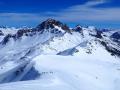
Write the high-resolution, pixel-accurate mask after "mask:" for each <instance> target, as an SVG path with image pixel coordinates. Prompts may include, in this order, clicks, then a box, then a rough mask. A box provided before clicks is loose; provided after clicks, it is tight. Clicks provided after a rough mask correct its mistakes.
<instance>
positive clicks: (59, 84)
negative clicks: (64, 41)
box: [0, 55, 120, 90]
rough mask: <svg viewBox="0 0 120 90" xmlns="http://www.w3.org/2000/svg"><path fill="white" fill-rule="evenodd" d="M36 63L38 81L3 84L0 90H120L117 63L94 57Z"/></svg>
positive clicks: (42, 58) (49, 58)
mask: <svg viewBox="0 0 120 90" xmlns="http://www.w3.org/2000/svg"><path fill="white" fill-rule="evenodd" d="M88 58H89V59H88ZM118 60H119V59H118ZM33 61H34V62H35V64H34V67H35V69H36V70H37V71H38V72H39V73H40V76H39V77H37V79H36V80H31V81H22V82H14V83H7V84H1V85H0V90H120V63H119V62H118V61H117V60H116V61H115V62H114V63H113V62H111V61H110V62H109V61H104V60H101V59H100V58H94V57H91V56H88V57H80V56H59V55H40V56H37V57H35V58H34V59H33Z"/></svg>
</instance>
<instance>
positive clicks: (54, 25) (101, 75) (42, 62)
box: [0, 19, 120, 90]
mask: <svg viewBox="0 0 120 90" xmlns="http://www.w3.org/2000/svg"><path fill="white" fill-rule="evenodd" d="M13 29H14V28H13ZM2 32H3V35H1V36H0V83H1V84H0V90H56V89H57V90H120V86H119V84H120V46H119V42H117V41H114V40H113V39H112V38H111V35H113V33H116V32H118V31H117V30H115V31H106V32H102V31H98V30H96V28H94V27H87V28H85V27H81V26H77V27H76V28H73V29H70V28H69V27H68V26H66V25H64V24H62V23H61V22H59V21H56V20H52V19H48V20H46V21H44V22H43V23H41V24H40V25H38V26H37V27H36V28H30V29H29V28H27V29H22V28H21V29H20V30H17V29H15V31H13V30H12V29H11V30H4V31H3V30H2V31H1V33H2ZM118 36H119V35H118ZM117 38H118V37H117Z"/></svg>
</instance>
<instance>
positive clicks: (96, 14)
mask: <svg viewBox="0 0 120 90" xmlns="http://www.w3.org/2000/svg"><path fill="white" fill-rule="evenodd" d="M105 2H106V1H104V0H101V1H100V2H98V1H96V2H95V1H90V2H87V3H86V4H84V5H76V6H72V7H69V8H66V9H64V10H60V11H58V12H50V11H48V12H41V13H1V14H0V20H2V21H3V22H4V23H9V22H16V23H17V22H24V23H25V22H27V23H28V22H39V21H42V20H45V19H47V18H54V19H57V20H61V21H64V22H73V23H79V22H81V21H89V22H91V21H92V22H108V23H109V22H120V16H119V15H120V12H119V11H120V8H93V7H92V6H94V5H99V4H102V3H105ZM0 24H2V22H1V23H0Z"/></svg>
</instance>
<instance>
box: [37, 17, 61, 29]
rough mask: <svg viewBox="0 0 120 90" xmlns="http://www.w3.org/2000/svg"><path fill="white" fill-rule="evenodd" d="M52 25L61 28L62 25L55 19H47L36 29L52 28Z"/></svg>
mask: <svg viewBox="0 0 120 90" xmlns="http://www.w3.org/2000/svg"><path fill="white" fill-rule="evenodd" d="M54 25H56V26H59V27H61V26H63V23H61V22H60V21H57V20H55V19H52V18H49V19H47V20H45V21H43V22H42V23H41V24H39V25H38V26H37V27H36V28H37V29H40V30H43V29H49V28H54Z"/></svg>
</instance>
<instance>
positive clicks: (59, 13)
mask: <svg viewBox="0 0 120 90" xmlns="http://www.w3.org/2000/svg"><path fill="white" fill-rule="evenodd" d="M47 18H54V19H57V20H60V21H62V22H64V23H67V24H69V25H70V26H74V25H76V24H81V25H83V26H88V25H91V26H93V25H94V26H96V27H98V28H100V27H101V28H120V0H0V25H5V26H15V27H21V26H32V27H34V26H36V25H37V24H39V23H40V22H41V21H43V20H46V19H47Z"/></svg>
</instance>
